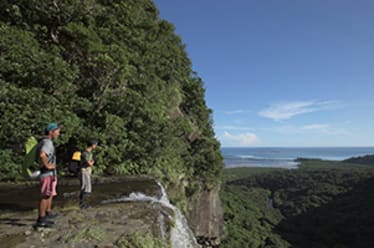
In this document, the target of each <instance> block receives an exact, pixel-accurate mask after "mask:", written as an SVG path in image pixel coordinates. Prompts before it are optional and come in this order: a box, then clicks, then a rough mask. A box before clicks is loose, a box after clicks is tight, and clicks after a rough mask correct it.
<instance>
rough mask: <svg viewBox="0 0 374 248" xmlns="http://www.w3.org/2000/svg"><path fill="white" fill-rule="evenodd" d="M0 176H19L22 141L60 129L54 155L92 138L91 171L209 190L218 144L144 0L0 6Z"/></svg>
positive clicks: (172, 46) (185, 70) (197, 90)
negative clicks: (95, 145)
mask: <svg viewBox="0 0 374 248" xmlns="http://www.w3.org/2000/svg"><path fill="white" fill-rule="evenodd" d="M0 87H1V91H0V115H1V118H0V179H2V180H13V179H16V178H19V167H20V164H21V161H22V158H23V155H24V148H23V145H24V143H25V140H26V139H27V138H28V137H29V136H32V135H33V136H37V137H38V138H40V137H41V136H42V135H43V129H44V127H45V125H46V124H47V123H48V122H51V121H57V122H59V123H61V124H63V125H64V126H65V127H64V128H63V130H62V135H61V137H60V138H59V140H58V141H57V145H58V151H59V154H58V155H59V156H58V157H59V159H60V160H59V161H60V169H61V168H63V162H64V159H65V160H66V157H64V155H66V154H68V151H69V150H70V149H71V148H72V147H73V146H76V145H78V146H79V147H81V148H84V144H85V141H86V140H87V139H88V138H91V137H95V138H98V139H99V140H100V149H98V151H97V155H96V160H97V165H98V167H97V168H96V172H97V173H102V174H109V175H112V174H118V175H123V174H140V173H147V174H152V175H155V176H157V177H158V178H160V179H161V180H162V181H163V182H164V183H165V184H166V185H174V186H181V185H182V184H184V185H188V186H187V190H188V191H187V193H188V192H190V191H191V192H193V191H195V190H198V189H202V188H210V187H212V186H214V185H215V184H216V183H217V182H218V180H219V178H220V176H219V175H220V173H221V170H222V164H223V163H222V157H221V154H220V150H219V148H220V147H219V143H218V141H217V140H216V139H215V137H214V132H213V129H212V119H211V114H212V112H211V110H210V109H209V108H207V106H206V103H205V99H204V94H205V92H204V87H203V82H202V80H201V79H200V78H199V77H198V76H197V74H196V73H195V72H193V71H192V69H191V61H190V59H189V58H188V56H187V54H186V51H185V45H184V44H183V42H182V40H181V38H180V37H179V36H178V35H176V34H175V30H174V27H173V25H172V24H170V23H168V22H167V21H165V20H162V19H160V18H159V13H158V10H157V8H156V7H155V5H154V3H153V2H152V1H151V0H129V1H121V0H117V1H107V0H64V1H57V0H54V1H36V0H12V1H9V0H4V1H1V2H0Z"/></svg>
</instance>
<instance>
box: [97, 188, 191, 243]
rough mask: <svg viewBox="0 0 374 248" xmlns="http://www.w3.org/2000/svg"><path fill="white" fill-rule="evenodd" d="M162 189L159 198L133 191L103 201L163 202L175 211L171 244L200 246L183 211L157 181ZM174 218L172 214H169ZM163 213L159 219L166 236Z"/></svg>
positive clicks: (163, 233) (162, 234) (104, 202)
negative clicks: (127, 194)
mask: <svg viewBox="0 0 374 248" xmlns="http://www.w3.org/2000/svg"><path fill="white" fill-rule="evenodd" d="M157 184H158V185H159V187H160V190H161V196H160V197H159V198H157V197H154V196H148V195H145V194H143V193H139V192H133V193H131V194H130V195H129V196H126V197H120V198H117V199H113V200H105V201H102V203H103V204H106V203H118V202H137V201H145V202H150V203H153V202H156V203H159V204H161V205H162V206H164V207H167V208H170V209H171V210H173V212H174V220H175V224H174V226H173V227H172V229H171V237H170V239H171V244H172V247H173V248H195V247H198V244H197V241H196V239H195V237H194V235H193V233H192V231H191V229H190V228H189V226H188V224H187V220H186V218H185V217H184V216H183V214H182V213H181V211H180V210H179V209H178V208H177V207H176V206H174V205H172V204H171V203H170V201H169V199H168V196H167V194H166V191H165V189H164V187H163V186H162V185H161V184H160V183H157ZM161 216H162V217H161ZM168 217H169V218H170V219H172V218H173V217H172V216H168ZM163 218H164V216H163V214H160V217H159V221H160V222H162V223H161V225H160V226H161V236H164V237H165V229H164V221H163Z"/></svg>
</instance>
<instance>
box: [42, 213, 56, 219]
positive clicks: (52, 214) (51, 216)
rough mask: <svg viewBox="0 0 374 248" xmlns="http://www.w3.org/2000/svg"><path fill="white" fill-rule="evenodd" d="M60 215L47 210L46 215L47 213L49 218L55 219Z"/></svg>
mask: <svg viewBox="0 0 374 248" xmlns="http://www.w3.org/2000/svg"><path fill="white" fill-rule="evenodd" d="M58 216H60V215H59V214H57V213H52V212H47V213H46V215H45V217H46V218H47V219H54V218H56V217H58Z"/></svg>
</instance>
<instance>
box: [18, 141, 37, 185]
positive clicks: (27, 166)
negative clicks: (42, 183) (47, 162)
mask: <svg viewBox="0 0 374 248" xmlns="http://www.w3.org/2000/svg"><path fill="white" fill-rule="evenodd" d="M25 150H26V155H25V157H24V160H23V163H22V174H23V176H24V177H25V178H27V179H37V178H38V177H39V175H40V168H39V150H40V145H39V143H38V141H37V140H36V139H35V137H33V136H31V137H29V138H28V139H27V141H26V143H25Z"/></svg>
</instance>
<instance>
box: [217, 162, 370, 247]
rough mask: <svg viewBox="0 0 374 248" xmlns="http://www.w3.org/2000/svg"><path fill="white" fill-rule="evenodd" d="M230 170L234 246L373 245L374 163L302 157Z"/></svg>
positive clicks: (228, 221) (227, 192) (227, 200)
mask: <svg viewBox="0 0 374 248" xmlns="http://www.w3.org/2000/svg"><path fill="white" fill-rule="evenodd" d="M301 163H302V165H301V168H299V169H296V170H284V169H266V168H235V169H226V170H225V172H224V175H225V178H226V179H225V180H226V183H225V184H224V186H223V191H222V200H223V203H224V207H225V226H226V228H227V235H226V239H225V240H224V241H223V243H222V246H223V247H228V248H236V247H237V248H241V247H250V248H260V247H262V248H264V247H267V248H286V247H298V248H314V247H320V248H324V247H326V248H327V247H340V248H348V247H355V248H356V247H362V248H367V247H373V246H374V241H373V238H372V234H373V232H374V215H373V211H372V209H373V207H374V167H373V164H371V165H367V166H365V165H354V164H348V163H346V162H332V161H322V160H302V162H301Z"/></svg>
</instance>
